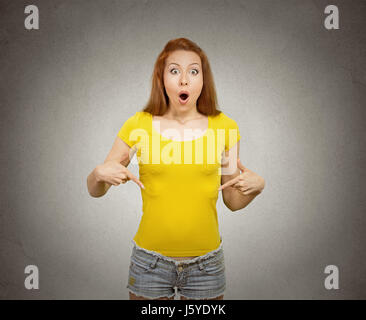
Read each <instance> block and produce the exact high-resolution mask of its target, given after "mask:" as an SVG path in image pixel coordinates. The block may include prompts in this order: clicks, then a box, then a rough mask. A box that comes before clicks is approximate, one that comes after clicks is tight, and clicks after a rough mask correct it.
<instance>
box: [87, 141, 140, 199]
mask: <svg viewBox="0 0 366 320" xmlns="http://www.w3.org/2000/svg"><path fill="white" fill-rule="evenodd" d="M134 153H135V149H134V148H130V147H129V145H127V144H126V143H125V142H124V141H122V139H120V138H119V137H116V139H115V141H114V143H113V146H112V149H111V151H110V152H109V154H108V155H107V158H106V159H105V160H104V163H106V162H107V161H110V160H116V161H118V162H119V163H120V164H122V165H123V166H125V167H127V166H128V165H129V163H130V160H131V159H132V157H133V155H134ZM98 167H99V166H96V167H95V168H94V170H93V171H92V172H91V173H90V174H89V176H88V178H87V186H88V192H89V194H90V195H91V196H92V197H94V198H99V197H102V196H104V195H105V194H106V193H107V192H108V190H109V188H110V187H111V186H112V185H111V184H109V183H107V182H104V181H98V178H97V174H96V173H97V170H98Z"/></svg>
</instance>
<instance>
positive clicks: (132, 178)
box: [126, 171, 145, 189]
mask: <svg viewBox="0 0 366 320" xmlns="http://www.w3.org/2000/svg"><path fill="white" fill-rule="evenodd" d="M126 174H127V177H129V178H130V180H132V181H134V182H135V183H136V184H137V185H138V186H140V187H141V188H142V189H145V186H144V185H143V184H142V182H141V181H140V180H139V179H137V177H135V176H134V175H133V174H132V173H131V172H129V171H127V172H126Z"/></svg>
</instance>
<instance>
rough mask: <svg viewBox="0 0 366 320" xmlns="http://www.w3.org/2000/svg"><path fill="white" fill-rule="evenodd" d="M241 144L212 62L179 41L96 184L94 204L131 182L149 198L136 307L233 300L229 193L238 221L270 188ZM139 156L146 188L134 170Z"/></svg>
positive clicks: (134, 280)
mask: <svg viewBox="0 0 366 320" xmlns="http://www.w3.org/2000/svg"><path fill="white" fill-rule="evenodd" d="M239 139H240V133H239V129H238V126H237V124H236V122H235V121H234V120H233V119H231V118H229V117H228V116H226V115H225V114H224V113H222V112H221V111H219V110H218V109H217V99H216V92H215V88H214V81H213V76H212V73H211V69H210V66H209V62H208V59H207V57H206V55H205V53H204V52H203V51H202V50H201V49H200V48H199V47H198V46H197V45H196V44H195V43H193V42H192V41H190V40H188V39H185V38H179V39H174V40H171V41H169V42H168V43H167V44H166V46H165V48H164V49H163V51H162V52H161V53H160V55H159V56H158V59H157V61H156V63H155V68H154V72H153V78H152V91H151V95H150V99H149V102H148V103H147V105H146V107H145V108H144V109H143V110H142V111H138V112H136V113H135V114H134V115H132V116H131V117H129V118H128V120H127V121H126V122H125V123H124V124H123V126H122V127H121V129H120V131H119V132H118V135H117V137H116V140H115V142H114V145H113V147H112V150H111V151H110V153H109V154H108V156H107V158H106V160H105V161H104V163H103V164H102V165H99V166H97V167H96V168H95V169H94V170H93V172H92V173H91V174H90V175H89V177H88V190H89V193H90V195H92V196H93V197H100V196H103V195H104V194H105V193H106V192H107V191H108V189H109V188H110V186H111V185H114V186H118V185H119V184H121V183H126V182H127V181H129V180H131V181H133V182H135V183H136V184H137V185H138V186H139V187H140V188H141V194H142V200H143V215H142V218H141V221H140V225H139V228H138V231H137V233H136V234H135V237H134V238H133V244H134V247H133V250H132V255H131V263H130V269H129V281H128V285H127V288H129V295H130V299H139V300H143V299H159V300H167V299H174V296H175V290H174V289H175V288H177V290H178V291H179V292H180V296H181V299H223V294H224V290H225V286H226V281H225V264H224V255H223V243H222V237H221V236H220V233H219V228H218V219H217V212H216V202H217V198H218V192H219V189H221V190H222V194H223V201H224V203H225V205H226V206H227V207H228V208H229V209H230V210H232V211H235V210H239V209H242V208H244V207H245V206H247V205H248V204H249V203H250V202H251V201H252V200H253V199H254V197H255V196H257V195H258V194H259V193H260V192H261V191H262V190H263V188H264V179H263V178H261V177H260V176H258V175H257V174H255V173H254V172H252V171H250V170H249V169H247V168H245V167H244V166H243V165H242V164H241V162H240V160H239V159H238V155H239V143H238V141H239ZM135 153H136V155H137V159H138V162H139V174H140V177H139V179H138V178H137V177H135V176H134V175H133V174H132V173H131V172H130V171H129V170H128V169H127V166H128V164H129V162H130V159H131V158H132V157H133V155H134V154H135ZM220 184H222V185H221V187H220Z"/></svg>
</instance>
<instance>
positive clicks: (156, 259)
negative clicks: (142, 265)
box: [150, 256, 159, 268]
mask: <svg viewBox="0 0 366 320" xmlns="http://www.w3.org/2000/svg"><path fill="white" fill-rule="evenodd" d="M158 260H159V257H158V256H155V258H154V261H153V262H151V263H150V267H151V268H155V267H156V264H157V263H158Z"/></svg>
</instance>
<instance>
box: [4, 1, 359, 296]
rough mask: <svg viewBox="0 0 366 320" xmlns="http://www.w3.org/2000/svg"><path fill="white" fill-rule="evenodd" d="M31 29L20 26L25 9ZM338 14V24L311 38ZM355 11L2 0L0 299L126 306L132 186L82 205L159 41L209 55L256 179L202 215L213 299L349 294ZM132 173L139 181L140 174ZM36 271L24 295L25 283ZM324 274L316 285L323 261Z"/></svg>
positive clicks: (355, 252)
mask: <svg viewBox="0 0 366 320" xmlns="http://www.w3.org/2000/svg"><path fill="white" fill-rule="evenodd" d="M28 4H35V5H37V6H38V8H39V10H40V29H39V30H31V31H29V30H26V29H25V28H24V19H25V16H26V14H25V13H24V7H25V5H28ZM327 4H336V5H338V8H339V10H340V29H339V30H326V29H325V28H324V26H323V21H324V18H325V14H324V8H325V6H326V5H327ZM365 13H366V6H365V1H331V2H329V1H302V0H297V1H293V0H288V1H257V0H253V1H161V0H160V1H159V0H158V1H147V0H145V1H135V0H133V1H132V0H131V1H105V0H103V1H102V0H100V1H86V0H85V1H73V2H72V1H33V0H32V1H10V0H6V1H4V0H1V2H0V26H1V29H0V46H1V47H0V62H1V63H0V68H1V69H0V81H1V87H0V90H1V91H0V93H1V94H0V99H1V100H0V103H1V117H0V119H1V120H0V121H1V139H0V143H1V176H0V178H1V182H2V183H1V186H0V188H1V190H0V192H1V203H0V205H1V208H0V209H1V215H0V241H1V243H0V298H2V299H40V298H48V299H56V298H57V299H92V298H93V299H107V298H109V299H128V291H127V289H126V284H127V275H128V265H129V259H130V255H131V249H132V242H131V239H132V237H133V236H134V234H135V232H136V230H137V227H138V223H139V220H140V218H141V208H142V201H141V196H140V191H139V189H138V187H137V186H136V185H135V184H134V183H127V184H126V185H121V186H119V187H117V188H116V187H112V188H111V189H110V190H109V192H108V194H107V195H106V196H104V197H103V198H99V199H95V198H92V197H90V196H89V194H88V191H87V187H86V178H87V176H88V174H89V173H90V172H91V170H92V169H93V168H94V167H95V166H96V165H98V164H101V163H102V162H103V161H104V159H105V157H106V155H107V153H108V152H109V150H110V148H111V146H112V143H113V141H114V139H115V137H116V135H117V132H118V130H119V129H120V127H121V126H122V124H123V122H124V121H125V120H126V119H127V118H128V117H129V116H131V115H133V114H134V113H135V111H137V110H140V109H141V108H142V107H143V105H144V104H145V103H146V102H147V99H148V96H149V93H150V78H151V73H152V70H153V64H154V62H155V59H156V57H157V55H158V53H159V52H160V51H161V49H162V48H163V46H164V45H165V43H166V42H167V41H168V40H170V39H173V38H178V37H188V38H190V39H192V40H193V41H195V42H197V43H198V44H199V45H200V46H201V47H202V48H203V49H204V50H205V52H206V53H207V55H208V57H209V59H210V63H211V66H212V68H213V72H214V77H215V82H216V87H217V93H218V98H219V103H220V107H221V109H222V110H223V111H224V112H225V113H226V114H228V115H229V116H230V117H233V118H234V119H235V120H236V121H237V123H238V124H239V127H240V132H241V135H242V140H241V152H240V153H241V160H242V162H243V164H244V165H245V166H247V167H248V168H250V169H252V170H253V171H255V172H257V173H258V174H260V175H261V176H263V177H264V178H265V180H266V188H265V190H264V192H263V193H262V194H261V195H260V196H258V197H257V198H256V199H255V200H254V201H253V202H252V203H251V204H250V205H249V206H248V207H246V208H245V209H243V210H241V211H238V212H234V213H233V212H230V211H229V209H227V208H226V207H225V206H224V204H223V202H222V198H221V196H220V198H219V201H218V204H217V208H218V214H219V219H220V232H221V234H222V236H223V240H224V250H225V259H226V270H227V290H226V293H225V299H350V298H354V299H361V298H363V299H365V298H366V276H365V274H366V250H365V247H366V245H365V241H366V235H365V232H366V217H365V188H364V185H363V183H362V182H363V181H364V180H365V178H366V176H365V160H366V159H365V158H366V157H365V141H366V139H365V138H366V136H365V123H366V121H365V120H366V113H365V109H364V107H365V102H364V101H365V95H366V90H365V85H366V75H365V70H366V59H365V57H366V39H365V26H366V22H365V20H364V17H365ZM129 168H130V170H131V171H132V172H133V173H134V174H136V175H138V167H137V166H136V165H131V167H129ZM30 264H35V265H37V266H38V268H39V271H40V289H39V290H30V291H29V290H26V289H25V288H24V279H25V277H26V275H25V273H24V268H25V266H27V265H30ZM331 264H334V265H336V266H338V268H339V272H340V274H339V286H340V288H339V289H338V290H326V289H325V287H324V279H325V277H326V274H325V273H324V268H325V267H326V266H327V265H331Z"/></svg>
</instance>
